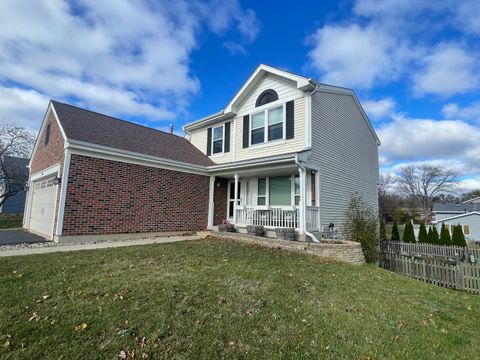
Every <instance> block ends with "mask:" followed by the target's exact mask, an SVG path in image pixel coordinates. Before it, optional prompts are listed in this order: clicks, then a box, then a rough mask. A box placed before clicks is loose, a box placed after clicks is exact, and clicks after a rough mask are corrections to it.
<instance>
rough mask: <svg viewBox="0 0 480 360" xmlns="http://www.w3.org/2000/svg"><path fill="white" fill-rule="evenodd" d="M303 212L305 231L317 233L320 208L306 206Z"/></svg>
mask: <svg viewBox="0 0 480 360" xmlns="http://www.w3.org/2000/svg"><path fill="white" fill-rule="evenodd" d="M306 210H307V211H305V223H306V224H305V225H306V227H307V230H314V231H318V230H319V229H320V208H319V207H317V206H307V209H306Z"/></svg>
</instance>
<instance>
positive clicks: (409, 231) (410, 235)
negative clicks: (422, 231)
mask: <svg viewBox="0 0 480 360" xmlns="http://www.w3.org/2000/svg"><path fill="white" fill-rule="evenodd" d="M402 240H403V242H406V243H412V244H415V243H416V240H415V232H414V231H413V224H412V222H411V221H407V223H406V224H405V231H404V233H403V238H402Z"/></svg>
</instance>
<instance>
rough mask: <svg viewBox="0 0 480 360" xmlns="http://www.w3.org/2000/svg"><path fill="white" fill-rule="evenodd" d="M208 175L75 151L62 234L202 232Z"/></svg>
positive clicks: (206, 204)
mask: <svg viewBox="0 0 480 360" xmlns="http://www.w3.org/2000/svg"><path fill="white" fill-rule="evenodd" d="M208 192H209V177H208V176H202V175H195V174H189V173H184V172H178V171H173V170H165V169H158V168H152V167H146V166H141V165H135V164H128V163H123V162H118V161H111V160H104V159H97V158H91V157H87V156H81V155H72V158H71V163H70V173H69V179H68V187H67V197H66V205H65V213H64V220H63V234H62V235H63V236H69V235H100V234H101V235H107V234H121V233H143V232H174V231H192V230H204V229H205V228H206V227H207V218H208Z"/></svg>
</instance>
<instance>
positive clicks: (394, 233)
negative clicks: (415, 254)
mask: <svg viewBox="0 0 480 360" xmlns="http://www.w3.org/2000/svg"><path fill="white" fill-rule="evenodd" d="M399 240H400V233H399V232H398V225H397V220H394V221H393V226H392V241H399Z"/></svg>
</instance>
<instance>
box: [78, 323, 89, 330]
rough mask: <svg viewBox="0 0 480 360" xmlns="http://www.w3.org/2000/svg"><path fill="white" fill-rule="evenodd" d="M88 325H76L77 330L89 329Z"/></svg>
mask: <svg viewBox="0 0 480 360" xmlns="http://www.w3.org/2000/svg"><path fill="white" fill-rule="evenodd" d="M87 327H88V325H87V324H86V323H81V324H80V325H77V326H75V331H85V330H87Z"/></svg>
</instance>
